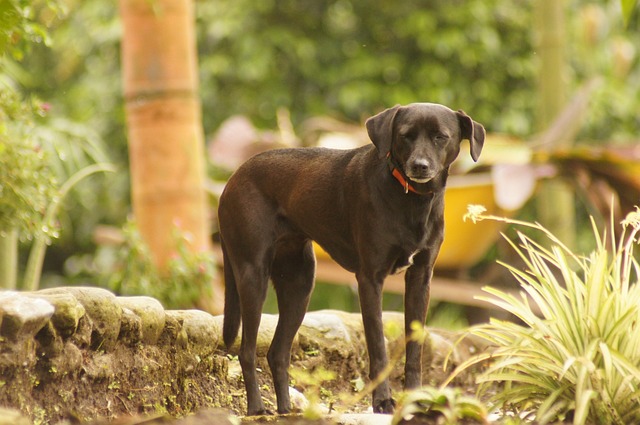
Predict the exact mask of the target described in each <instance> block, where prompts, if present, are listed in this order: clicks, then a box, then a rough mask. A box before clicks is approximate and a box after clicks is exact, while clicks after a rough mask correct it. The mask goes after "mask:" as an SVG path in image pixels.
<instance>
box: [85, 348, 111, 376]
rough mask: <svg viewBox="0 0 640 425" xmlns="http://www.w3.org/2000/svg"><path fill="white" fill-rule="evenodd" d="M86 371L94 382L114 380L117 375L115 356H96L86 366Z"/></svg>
mask: <svg viewBox="0 0 640 425" xmlns="http://www.w3.org/2000/svg"><path fill="white" fill-rule="evenodd" d="M84 371H85V372H86V374H87V376H88V377H90V378H92V379H94V380H100V379H109V378H112V377H113V376H114V374H115V372H114V359H113V354H102V355H97V356H94V357H93V358H91V359H90V360H89V361H88V362H87V364H86V365H85V366H84Z"/></svg>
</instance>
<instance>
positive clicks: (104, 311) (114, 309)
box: [40, 286, 122, 351]
mask: <svg viewBox="0 0 640 425" xmlns="http://www.w3.org/2000/svg"><path fill="white" fill-rule="evenodd" d="M40 292H41V293H44V294H65V293H70V294H72V295H73V296H74V297H76V299H77V300H78V301H79V302H80V304H82V306H83V307H84V309H85V311H86V314H87V316H89V318H90V319H91V324H92V329H91V348H92V349H94V350H104V351H111V350H112V349H113V348H114V347H115V345H116V341H117V339H118V335H119V334H120V325H121V319H122V307H120V305H119V304H118V302H117V301H116V297H115V295H113V294H112V293H111V292H109V291H107V290H106V289H102V288H91V287H80V286H78V287H76V286H69V287H60V288H51V289H43V290H42V291H40Z"/></svg>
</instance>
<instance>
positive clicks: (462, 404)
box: [391, 387, 489, 425]
mask: <svg viewBox="0 0 640 425" xmlns="http://www.w3.org/2000/svg"><path fill="white" fill-rule="evenodd" d="M413 417H417V418H420V419H426V420H428V421H433V423H438V424H446V425H455V424H471V423H477V424H487V423H489V422H488V420H487V408H486V407H485V405H484V403H483V402H482V401H480V400H478V399H477V398H476V397H473V396H467V395H464V394H463V393H462V390H460V389H459V388H449V387H445V388H434V387H423V388H420V389H417V390H414V391H407V392H405V393H403V394H402V395H401V396H400V398H399V399H398V406H397V408H396V411H395V412H394V414H393V418H392V420H391V423H392V424H394V425H396V424H399V423H403V421H410V420H411V419H412V418H413ZM418 422H419V423H421V422H420V420H418ZM429 423H431V422H429Z"/></svg>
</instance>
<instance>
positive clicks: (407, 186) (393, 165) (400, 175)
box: [387, 151, 431, 195]
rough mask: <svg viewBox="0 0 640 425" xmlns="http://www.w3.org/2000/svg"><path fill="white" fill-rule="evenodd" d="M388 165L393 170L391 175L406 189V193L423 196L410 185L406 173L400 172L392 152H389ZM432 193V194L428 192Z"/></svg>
mask: <svg viewBox="0 0 640 425" xmlns="http://www.w3.org/2000/svg"><path fill="white" fill-rule="evenodd" d="M387 163H388V164H389V170H391V175H392V176H393V177H395V179H396V180H398V182H399V183H400V184H401V185H402V187H403V188H404V193H409V192H413V193H417V194H419V195H422V194H421V193H420V192H418V191H417V190H416V188H415V187H413V186H412V185H411V183H409V179H408V178H407V177H405V175H404V173H403V172H402V171H401V170H400V167H398V165H397V164H396V161H394V159H393V158H392V157H391V151H389V152H387ZM428 193H431V192H428Z"/></svg>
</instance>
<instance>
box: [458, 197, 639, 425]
mask: <svg viewBox="0 0 640 425" xmlns="http://www.w3.org/2000/svg"><path fill="white" fill-rule="evenodd" d="M469 216H470V217H471V218H472V219H473V220H479V219H495V220H502V221H506V222H508V223H512V224H518V225H522V226H527V227H530V228H533V229H536V230H538V231H540V232H542V233H543V234H544V235H545V236H546V238H547V239H548V240H549V242H550V243H551V247H550V248H547V247H544V246H543V245H541V244H539V243H537V242H534V241H533V240H532V239H531V238H530V237H528V236H525V235H524V234H522V233H518V235H519V245H517V244H516V243H515V242H510V243H511V245H512V246H513V249H514V250H515V251H516V252H517V253H518V255H519V257H520V259H521V260H522V262H523V264H524V268H520V267H516V266H512V265H506V264H505V267H507V268H508V269H509V271H510V272H511V274H512V275H513V276H514V277H515V278H516V280H517V281H518V282H519V283H520V286H521V288H522V290H523V292H522V296H521V297H516V296H513V295H509V294H507V293H504V292H502V291H500V290H496V289H492V288H485V290H486V291H487V292H488V293H489V294H491V295H493V297H488V298H486V300H487V301H488V302H490V303H492V304H494V305H495V306H497V307H499V308H500V309H503V310H505V311H507V312H509V313H511V314H513V315H514V316H515V317H517V318H518V319H519V320H520V321H521V322H522V323H521V324H520V323H514V322H511V321H502V320H495V319H494V320H492V321H491V322H490V323H489V324H486V325H481V326H478V327H475V328H472V329H471V330H470V332H471V333H472V334H474V335H477V336H480V337H482V338H484V339H486V340H487V341H489V342H490V343H491V344H493V345H495V347H496V348H495V349H494V350H493V351H491V352H489V353H485V354H483V355H480V356H479V357H476V358H474V359H472V360H470V361H468V362H467V363H465V364H463V365H461V366H460V368H459V369H458V371H459V370H461V369H464V368H465V367H468V366H469V365H470V364H474V363H477V362H480V361H488V362H489V365H488V368H487V369H486V371H484V373H482V374H481V375H480V376H479V377H478V382H479V383H480V384H481V386H480V392H481V393H488V391H489V390H491V391H494V390H495V388H496V386H495V384H500V385H501V386H500V387H499V389H498V390H497V392H495V393H494V395H493V396H492V397H491V398H492V400H493V402H494V403H495V405H496V406H497V407H499V408H500V409H502V410H503V411H505V412H507V411H512V412H515V413H516V414H517V415H528V416H534V417H535V420H536V421H537V422H538V423H541V424H545V423H549V422H552V421H556V420H569V421H573V423H574V424H585V423H598V424H604V423H606V424H630V423H640V285H639V284H638V283H639V282H638V279H639V276H640V264H639V263H638V261H637V260H636V259H635V258H634V255H633V251H634V244H635V243H636V242H637V237H638V234H639V233H640V209H637V210H636V211H635V212H632V213H630V214H629V215H628V216H627V218H626V219H625V220H624V221H623V223H622V231H621V235H620V236H619V238H618V241H617V242H616V238H615V236H613V235H612V236H609V237H607V236H606V235H605V236H600V233H599V231H598V229H597V228H596V226H595V224H594V225H593V234H594V240H595V243H596V249H595V250H594V251H593V252H592V253H591V254H589V255H587V256H580V255H577V254H574V253H573V252H571V251H570V250H569V249H568V248H567V247H566V246H564V245H563V244H562V242H561V241H559V240H558V239H557V238H556V237H555V236H554V235H552V234H551V233H550V232H548V231H547V230H546V229H545V228H543V227H542V226H541V225H539V224H531V223H524V222H519V221H513V220H508V219H501V218H498V217H493V216H485V215H483V211H482V209H478V208H477V207H475V209H472V211H471V212H470V215H469ZM611 228H612V229H613V228H615V226H613V224H612V227H611ZM455 373H457V372H455ZM455 373H454V375H455ZM527 412H529V413H527Z"/></svg>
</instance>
